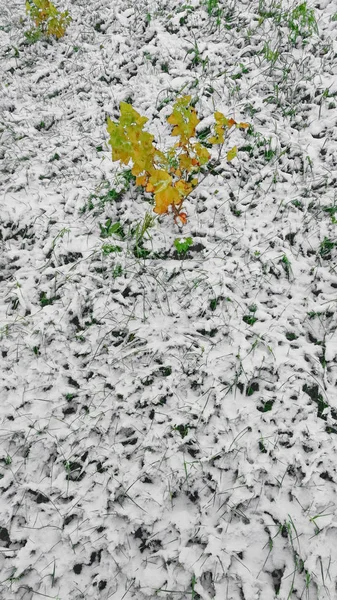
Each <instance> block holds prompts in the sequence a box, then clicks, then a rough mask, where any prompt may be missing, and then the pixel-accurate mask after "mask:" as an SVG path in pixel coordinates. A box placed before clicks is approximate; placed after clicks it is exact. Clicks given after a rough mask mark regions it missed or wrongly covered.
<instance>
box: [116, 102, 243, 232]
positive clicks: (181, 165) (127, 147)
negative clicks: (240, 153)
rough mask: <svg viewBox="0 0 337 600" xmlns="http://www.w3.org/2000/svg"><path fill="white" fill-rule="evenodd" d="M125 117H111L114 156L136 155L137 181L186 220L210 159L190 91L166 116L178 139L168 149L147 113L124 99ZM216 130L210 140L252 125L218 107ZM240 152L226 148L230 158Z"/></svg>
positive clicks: (160, 210) (161, 210) (159, 209)
mask: <svg viewBox="0 0 337 600" xmlns="http://www.w3.org/2000/svg"><path fill="white" fill-rule="evenodd" d="M120 113H121V114H120V118H119V121H118V122H113V121H112V120H111V119H110V118H108V122H107V130H108V133H109V135H110V139H109V144H110V146H111V148H112V160H113V161H120V163H122V164H124V165H128V164H129V162H130V161H132V174H133V175H134V176H135V177H136V185H140V186H143V187H144V188H145V190H146V191H147V192H151V193H153V195H154V203H155V204H154V212H155V213H157V214H165V213H168V212H169V210H171V211H172V212H173V213H174V217H175V220H176V222H177V219H179V221H180V223H182V224H184V223H185V222H186V213H184V212H182V207H183V202H184V200H185V198H187V196H189V194H191V192H192V191H193V190H194V188H195V187H196V186H197V185H198V183H199V179H198V174H199V173H200V171H201V169H203V168H204V169H205V168H207V165H208V164H209V162H210V160H211V154H210V152H209V150H208V148H207V147H206V146H205V145H204V144H202V143H201V142H199V141H196V127H197V125H198V124H199V123H200V119H199V118H198V115H197V112H196V110H195V108H194V107H193V106H192V104H191V96H183V97H182V98H178V100H177V101H176V102H175V104H174V105H173V111H172V114H171V115H170V116H169V117H168V118H167V122H168V123H169V124H170V125H171V126H172V131H171V136H173V137H176V138H178V139H177V142H176V143H175V144H174V145H173V146H172V147H171V148H170V149H169V150H168V151H166V152H162V151H161V150H159V149H158V148H156V147H155V145H154V136H153V135H152V134H151V133H149V132H147V131H144V125H145V124H146V123H147V121H148V119H147V118H146V117H142V116H141V115H140V114H139V113H138V112H137V111H136V110H135V109H134V108H133V107H132V106H131V105H130V104H127V103H126V102H121V103H120ZM214 118H215V125H214V135H212V136H211V137H209V138H208V139H207V140H206V142H207V143H208V145H213V144H214V145H215V144H217V145H220V147H221V148H222V146H223V144H224V143H225V139H226V134H227V132H228V131H229V130H230V129H231V128H232V127H234V126H235V127H240V128H243V129H245V128H247V127H248V126H249V125H248V123H237V122H236V121H234V119H227V118H226V117H225V116H224V115H223V114H222V113H220V112H215V113H214ZM236 155H237V147H236V146H234V147H233V148H231V149H230V150H229V151H228V152H227V160H228V161H230V160H233V158H235V156H236Z"/></svg>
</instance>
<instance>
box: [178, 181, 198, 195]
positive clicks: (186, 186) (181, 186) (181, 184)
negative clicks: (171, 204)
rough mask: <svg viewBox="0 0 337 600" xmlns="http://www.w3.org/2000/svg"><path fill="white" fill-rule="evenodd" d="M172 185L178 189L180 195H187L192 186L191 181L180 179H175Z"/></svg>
mask: <svg viewBox="0 0 337 600" xmlns="http://www.w3.org/2000/svg"><path fill="white" fill-rule="evenodd" d="M174 186H175V188H176V189H177V190H178V192H179V194H180V196H188V194H190V193H191V191H192V190H193V186H192V185H191V183H188V182H187V181H183V180H182V179H180V180H179V181H176V183H175V184H174Z"/></svg>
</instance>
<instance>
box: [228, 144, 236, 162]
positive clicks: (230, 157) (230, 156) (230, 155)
mask: <svg viewBox="0 0 337 600" xmlns="http://www.w3.org/2000/svg"><path fill="white" fill-rule="evenodd" d="M237 153H238V148H237V146H233V148H232V149H231V150H228V152H227V160H228V161H231V160H233V158H235V157H236V156H237Z"/></svg>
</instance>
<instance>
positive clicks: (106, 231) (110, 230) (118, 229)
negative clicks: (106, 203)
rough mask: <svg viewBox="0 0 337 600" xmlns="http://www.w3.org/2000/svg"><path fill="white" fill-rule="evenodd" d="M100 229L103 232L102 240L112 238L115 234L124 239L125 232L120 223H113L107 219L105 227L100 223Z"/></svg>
mask: <svg viewBox="0 0 337 600" xmlns="http://www.w3.org/2000/svg"><path fill="white" fill-rule="evenodd" d="M99 227H100V230H101V237H102V238H107V237H110V236H111V235H113V234H115V235H118V236H119V237H120V238H122V239H123V238H124V231H123V228H122V226H121V224H120V223H112V222H111V219H107V220H106V221H105V224H104V225H102V224H101V223H99Z"/></svg>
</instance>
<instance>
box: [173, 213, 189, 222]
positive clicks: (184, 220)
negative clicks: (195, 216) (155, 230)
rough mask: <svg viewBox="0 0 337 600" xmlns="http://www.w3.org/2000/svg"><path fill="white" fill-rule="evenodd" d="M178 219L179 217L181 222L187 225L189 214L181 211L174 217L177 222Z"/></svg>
mask: <svg viewBox="0 0 337 600" xmlns="http://www.w3.org/2000/svg"><path fill="white" fill-rule="evenodd" d="M177 219H179V221H180V222H181V224H182V225H186V223H187V214H186V213H185V212H181V213H179V215H176V216H175V217H174V220H175V222H176V223H177Z"/></svg>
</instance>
